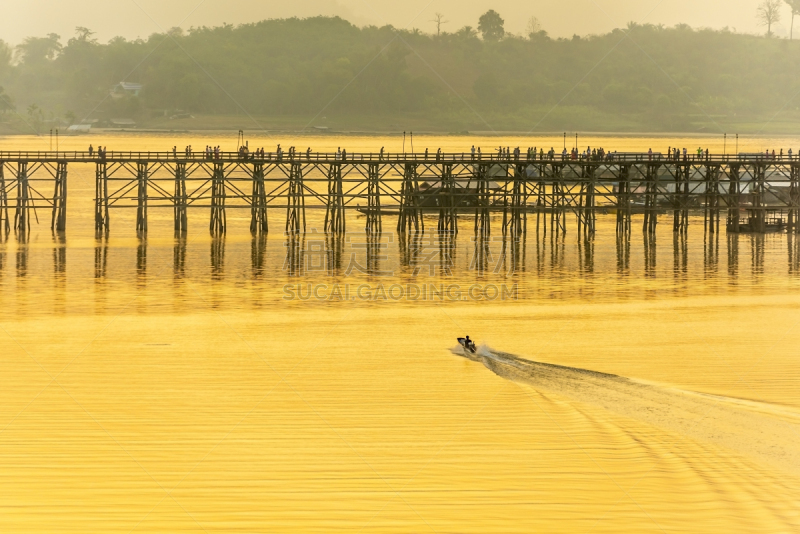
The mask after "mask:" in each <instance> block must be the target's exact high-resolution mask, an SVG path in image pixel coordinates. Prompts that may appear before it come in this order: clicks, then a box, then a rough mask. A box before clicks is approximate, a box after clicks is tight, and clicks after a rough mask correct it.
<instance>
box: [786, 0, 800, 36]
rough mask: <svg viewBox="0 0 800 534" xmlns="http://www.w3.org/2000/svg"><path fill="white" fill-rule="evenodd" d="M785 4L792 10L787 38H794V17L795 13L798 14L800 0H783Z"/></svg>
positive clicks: (799, 11) (799, 12)
mask: <svg viewBox="0 0 800 534" xmlns="http://www.w3.org/2000/svg"><path fill="white" fill-rule="evenodd" d="M785 2H786V3H787V4H789V8H790V9H791V10H792V25H791V28H790V29H789V39H792V38H794V18H795V17H796V16H797V15H800V0H785Z"/></svg>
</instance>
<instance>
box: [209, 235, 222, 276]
mask: <svg viewBox="0 0 800 534" xmlns="http://www.w3.org/2000/svg"><path fill="white" fill-rule="evenodd" d="M224 274H225V237H223V236H220V237H216V238H214V239H212V240H211V278H212V279H214V280H218V279H220V278H222V276H223V275H224Z"/></svg>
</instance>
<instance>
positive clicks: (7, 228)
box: [0, 161, 11, 243]
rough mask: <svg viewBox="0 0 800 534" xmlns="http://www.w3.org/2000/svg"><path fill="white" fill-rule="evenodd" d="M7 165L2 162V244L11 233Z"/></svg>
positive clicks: (0, 163) (0, 214)
mask: <svg viewBox="0 0 800 534" xmlns="http://www.w3.org/2000/svg"><path fill="white" fill-rule="evenodd" d="M5 167H6V164H5V162H3V161H0V243H2V242H5V240H6V239H7V238H8V235H9V234H10V233H11V222H10V221H9V219H8V190H7V189H6V175H5Z"/></svg>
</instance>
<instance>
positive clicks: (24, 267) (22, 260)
mask: <svg viewBox="0 0 800 534" xmlns="http://www.w3.org/2000/svg"><path fill="white" fill-rule="evenodd" d="M28 252H29V249H28V245H26V244H23V243H20V244H19V245H18V246H17V278H25V276H26V275H27V274H28Z"/></svg>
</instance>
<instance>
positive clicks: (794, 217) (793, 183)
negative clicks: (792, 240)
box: [789, 164, 800, 234]
mask: <svg viewBox="0 0 800 534" xmlns="http://www.w3.org/2000/svg"><path fill="white" fill-rule="evenodd" d="M790 169H791V170H790V174H789V233H794V234H800V165H797V164H792V165H791V167H790Z"/></svg>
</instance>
